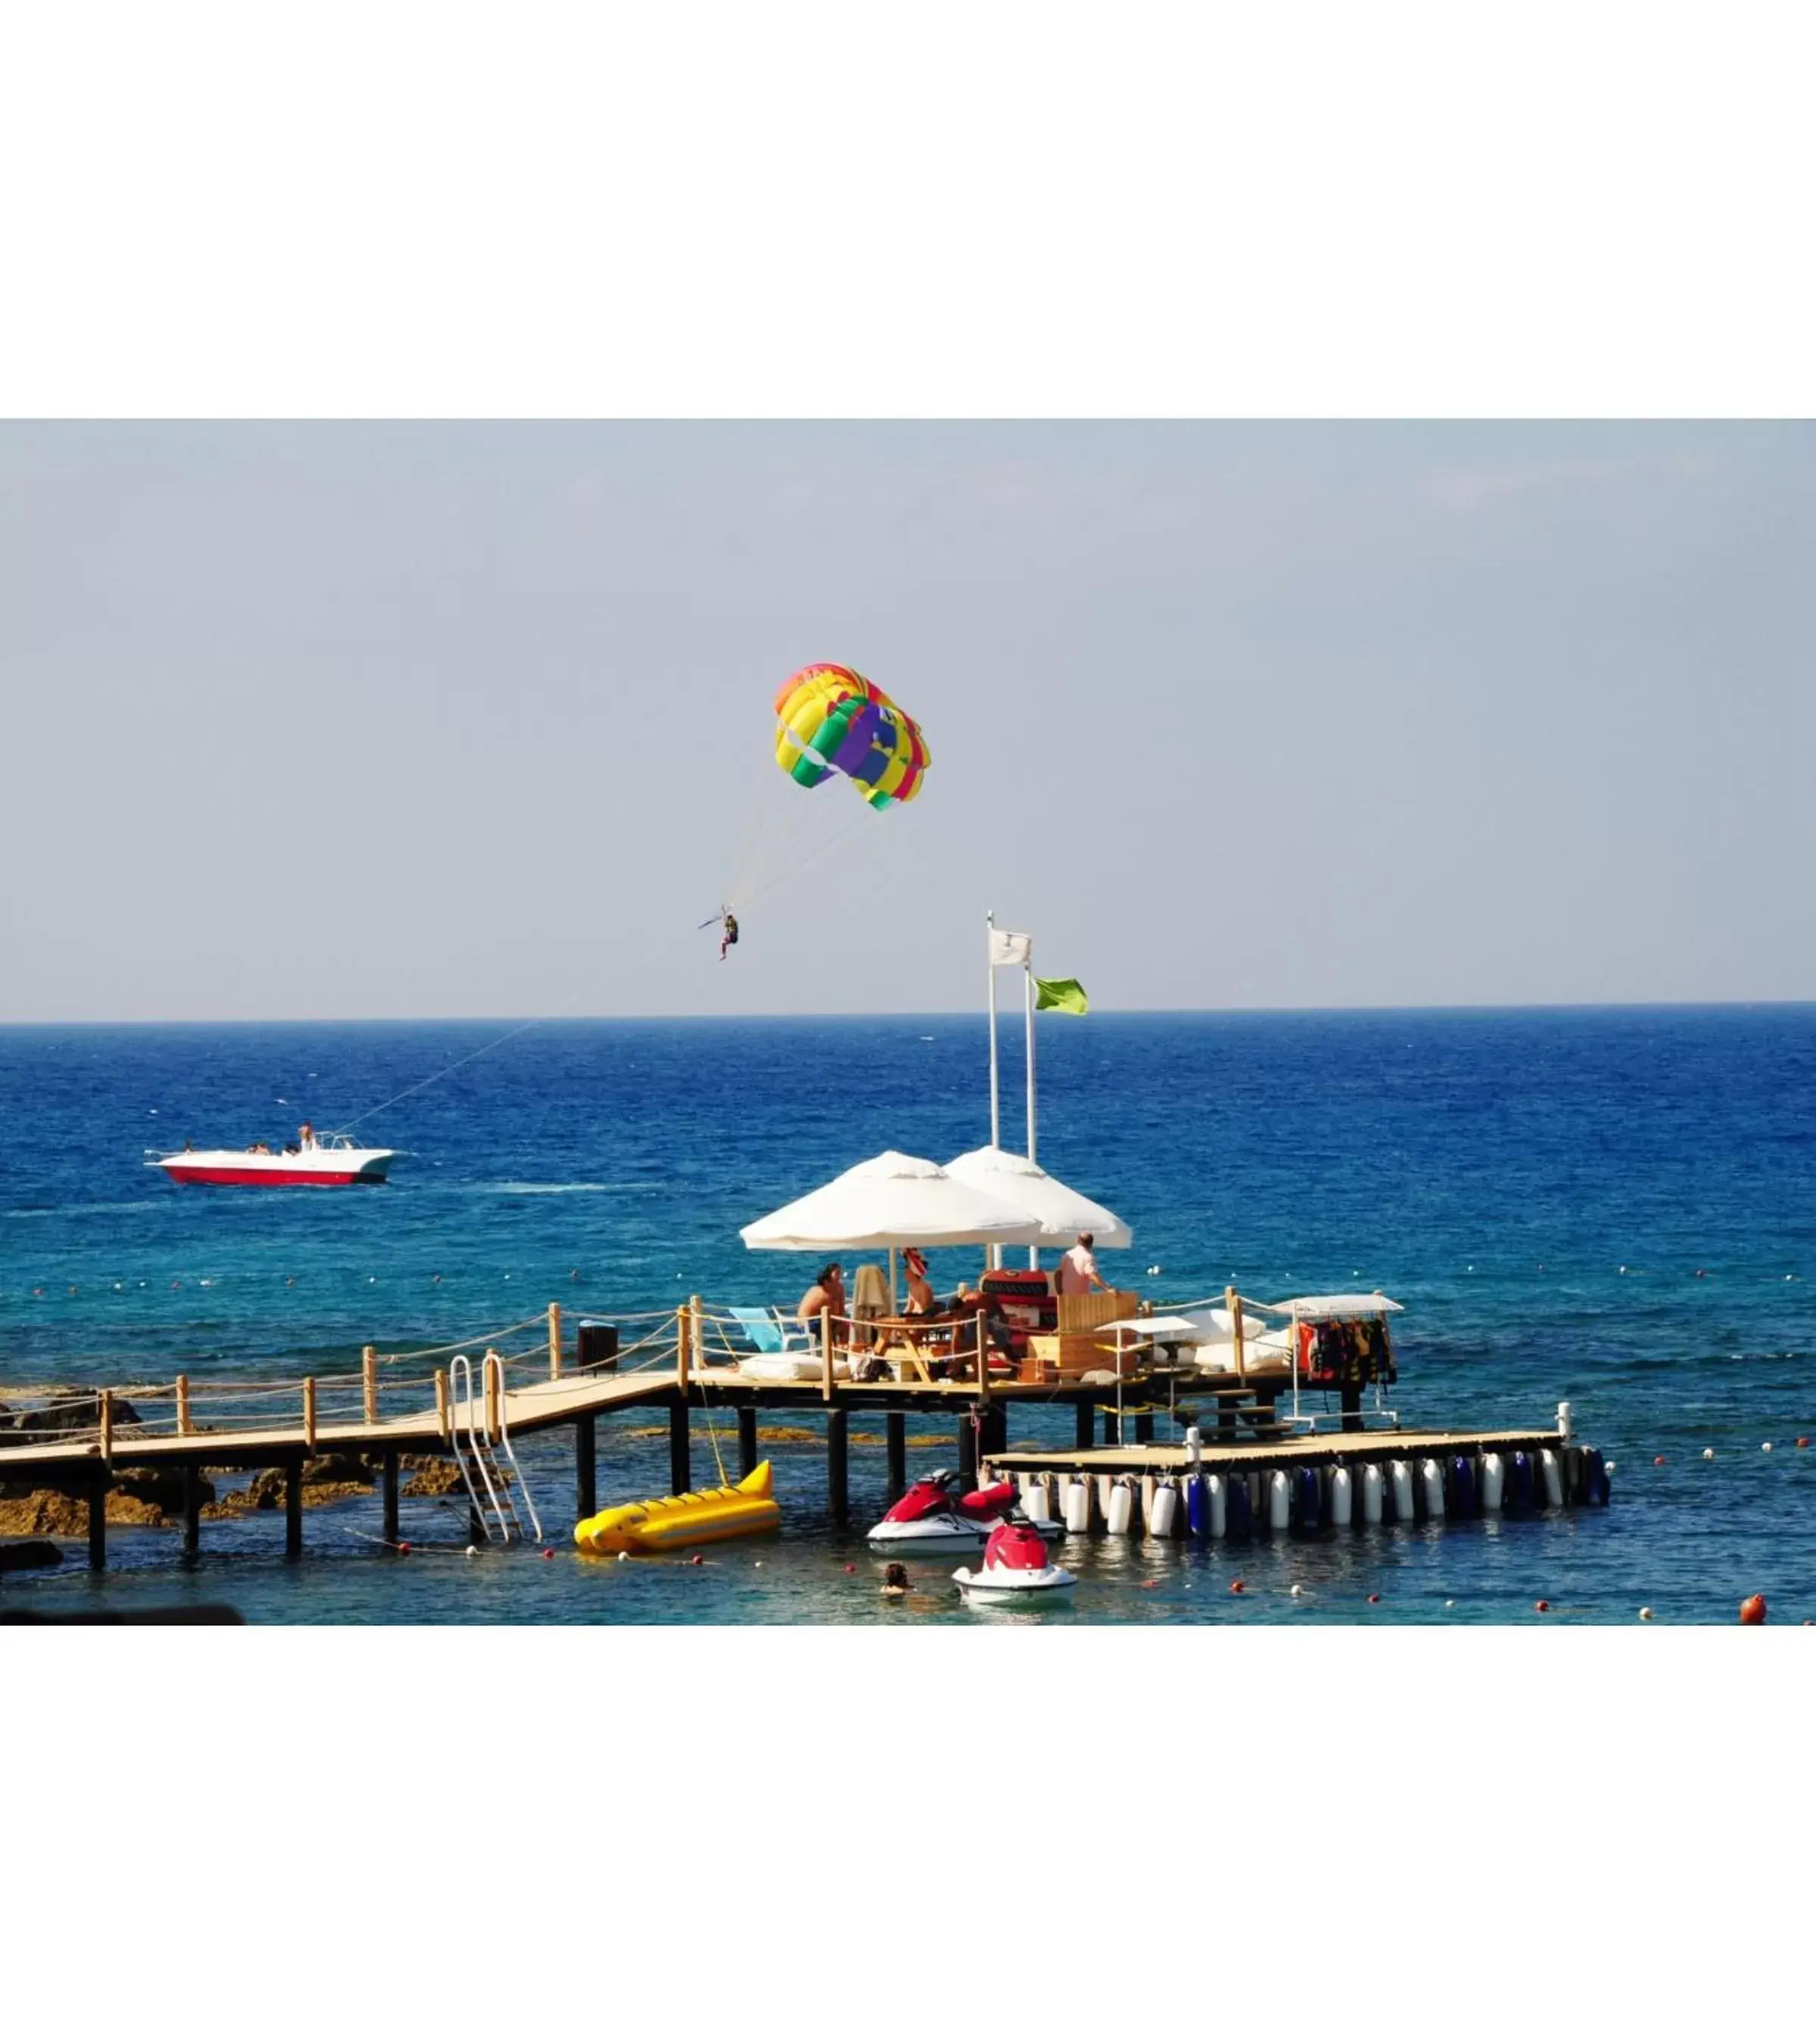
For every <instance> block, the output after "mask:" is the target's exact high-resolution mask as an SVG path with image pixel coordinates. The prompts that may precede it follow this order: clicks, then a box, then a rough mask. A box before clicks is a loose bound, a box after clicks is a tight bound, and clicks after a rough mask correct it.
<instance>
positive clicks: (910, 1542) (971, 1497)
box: [866, 1470, 1065, 1555]
mask: <svg viewBox="0 0 1816 2044" xmlns="http://www.w3.org/2000/svg"><path fill="white" fill-rule="evenodd" d="M957 1484H958V1471H957V1470H935V1471H934V1472H933V1473H932V1474H931V1476H923V1477H921V1478H920V1480H919V1481H917V1482H915V1483H912V1484H910V1485H908V1489H906V1490H905V1491H904V1492H903V1493H902V1495H901V1496H900V1497H899V1498H897V1499H896V1502H895V1503H894V1504H892V1505H891V1506H890V1507H889V1510H888V1511H887V1512H885V1513H884V1515H883V1516H882V1517H881V1519H879V1520H877V1523H876V1524H875V1525H874V1526H873V1527H871V1528H870V1533H869V1534H868V1535H867V1536H866V1537H867V1538H868V1539H869V1541H870V1552H871V1553H872V1554H890V1555H901V1554H981V1553H982V1552H983V1551H984V1548H985V1543H987V1542H988V1541H989V1538H990V1536H991V1535H992V1533H994V1532H995V1531H996V1529H997V1528H998V1527H1000V1525H1001V1524H1002V1523H1003V1522H1004V1520H1005V1519H1006V1518H1007V1517H1008V1513H1009V1512H1010V1510H1011V1508H1012V1507H1014V1506H1015V1504H1016V1487H1015V1485H1013V1484H1012V1483H992V1484H990V1485H986V1486H985V1488H984V1489H981V1490H969V1491H966V1492H965V1493H962V1495H960V1496H954V1489H955V1486H956V1485H957ZM1027 1523H1029V1524H1030V1525H1031V1526H1032V1527H1034V1529H1035V1531H1036V1532H1037V1533H1038V1534H1039V1535H1042V1537H1043V1538H1045V1539H1049V1540H1063V1539H1065V1527H1063V1526H1062V1525H1061V1524H1060V1523H1059V1522H1058V1520H1054V1519H1037V1520H1030V1521H1028V1522H1027Z"/></svg>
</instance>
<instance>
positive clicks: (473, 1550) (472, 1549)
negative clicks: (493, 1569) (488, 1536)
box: [466, 1547, 479, 1561]
mask: <svg viewBox="0 0 1816 2044" xmlns="http://www.w3.org/2000/svg"><path fill="white" fill-rule="evenodd" d="M478 1551H479V1550H478V1548H477V1547H469V1548H468V1549H467V1550H466V1557H467V1559H468V1560H469V1561H470V1560H471V1559H472V1558H473V1557H474V1555H475V1554H478Z"/></svg>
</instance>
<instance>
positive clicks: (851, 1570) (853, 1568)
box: [694, 1554, 858, 1576]
mask: <svg viewBox="0 0 1816 2044" xmlns="http://www.w3.org/2000/svg"><path fill="white" fill-rule="evenodd" d="M694 1559H695V1561H698V1560H699V1559H700V1557H699V1556H698V1555H697V1554H696V1555H695V1556H694ZM845 1573H846V1574H847V1575H848V1576H854V1575H856V1574H857V1573H858V1564H857V1563H856V1562H847V1563H846V1564H845Z"/></svg>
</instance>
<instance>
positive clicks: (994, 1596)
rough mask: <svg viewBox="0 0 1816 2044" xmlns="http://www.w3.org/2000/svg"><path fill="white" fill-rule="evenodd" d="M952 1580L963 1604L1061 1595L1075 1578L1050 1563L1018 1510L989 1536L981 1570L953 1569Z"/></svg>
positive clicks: (1026, 1600)
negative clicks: (956, 1586) (962, 1599)
mask: <svg viewBox="0 0 1816 2044" xmlns="http://www.w3.org/2000/svg"><path fill="white" fill-rule="evenodd" d="M952 1580H953V1581H954V1582H955V1583H956V1584H957V1585H958V1594H959V1595H960V1596H962V1597H963V1598H964V1600H965V1601H966V1603H967V1604H1028V1603H1031V1602H1032V1601H1033V1600H1034V1599H1035V1598H1036V1597H1050V1596H1066V1595H1068V1594H1069V1593H1070V1591H1071V1589H1072V1587H1073V1584H1075V1583H1076V1582H1077V1580H1078V1578H1077V1577H1076V1576H1075V1575H1073V1573H1072V1571H1071V1570H1070V1569H1062V1568H1061V1567H1060V1566H1058V1563H1057V1562H1050V1561H1049V1560H1048V1559H1047V1554H1046V1542H1045V1541H1044V1540H1043V1539H1042V1538H1041V1537H1040V1535H1039V1533H1037V1532H1036V1531H1035V1529H1034V1526H1033V1524H1032V1523H1031V1521H1030V1520H1027V1519H1026V1518H1025V1517H1024V1516H1023V1515H1022V1513H1021V1512H1019V1511H1018V1512H1015V1513H1014V1514H1012V1516H1010V1517H1009V1518H1008V1519H1006V1520H1004V1522H1003V1523H1002V1524H1001V1525H1000V1526H999V1527H997V1528H996V1531H995V1532H994V1533H992V1535H990V1539H989V1545H988V1546H986V1547H985V1550H984V1566H982V1567H981V1569H954V1570H953V1571H952Z"/></svg>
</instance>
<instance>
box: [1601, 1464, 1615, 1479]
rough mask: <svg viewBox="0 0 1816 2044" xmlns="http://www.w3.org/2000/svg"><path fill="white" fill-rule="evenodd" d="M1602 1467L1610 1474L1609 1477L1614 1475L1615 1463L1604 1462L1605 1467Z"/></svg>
mask: <svg viewBox="0 0 1816 2044" xmlns="http://www.w3.org/2000/svg"><path fill="white" fill-rule="evenodd" d="M1602 1466H1603V1469H1605V1470H1607V1473H1609V1475H1610V1476H1612V1475H1613V1474H1614V1469H1615V1465H1614V1462H1612V1461H1609V1462H1603V1465H1602Z"/></svg>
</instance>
